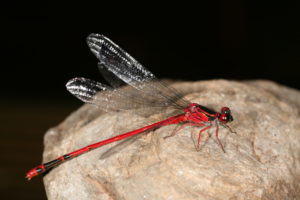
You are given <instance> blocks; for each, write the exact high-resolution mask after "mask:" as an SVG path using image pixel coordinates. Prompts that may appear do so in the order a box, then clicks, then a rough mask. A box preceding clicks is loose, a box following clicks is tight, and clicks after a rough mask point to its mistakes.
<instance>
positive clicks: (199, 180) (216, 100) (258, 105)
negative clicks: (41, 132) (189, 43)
mask: <svg viewBox="0 0 300 200" xmlns="http://www.w3.org/2000/svg"><path fill="white" fill-rule="evenodd" d="M173 86H174V87H175V88H178V89H181V88H184V90H185V92H186V96H185V97H186V98H187V99H188V100H190V101H191V102H196V103H200V104H201V105H204V106H208V107H210V108H213V109H215V110H216V111H219V109H220V108H221V107H222V106H228V107H230V108H231V110H232V115H233V117H234V121H233V122H232V123H231V124H229V125H230V126H231V128H232V129H234V130H235V131H236V132H237V134H233V133H230V132H229V131H228V130H226V129H224V128H221V129H220V133H219V134H220V136H219V137H220V139H221V141H222V142H223V144H224V146H225V150H226V153H223V152H222V150H221V149H220V147H219V146H218V144H217V142H216V140H215V137H214V129H211V130H210V131H209V133H210V134H204V135H203V137H202V141H201V144H202V146H201V150H200V151H199V152H197V151H196V150H195V148H194V144H193V140H192V139H191V133H195V134H196V133H197V132H198V131H199V128H197V127H185V128H184V129H183V130H181V131H180V132H178V134H177V135H176V136H174V137H171V138H168V139H163V137H164V136H167V135H169V134H170V133H171V132H172V131H173V130H174V128H175V127H176V125H170V126H166V127H162V128H159V129H157V130H155V131H153V132H150V133H148V134H143V135H141V136H140V137H137V138H135V141H134V142H132V143H131V144H129V145H123V146H122V145H118V146H121V147H122V148H119V149H118V148H117V152H115V153H112V154H111V155H110V156H107V157H105V158H102V157H103V156H102V157H101V155H103V154H104V153H105V152H107V151H108V150H109V149H114V148H113V147H114V146H116V145H117V143H114V144H110V145H107V146H104V147H101V148H100V149H97V150H94V151H91V152H89V153H87V154H84V155H82V156H79V157H78V158H75V159H72V160H70V161H68V162H66V163H64V164H62V165H60V166H59V167H57V168H55V169H53V170H52V171H50V172H49V173H48V174H47V175H46V176H45V177H44V183H45V187H46V192H47V196H48V198H49V199H73V200H74V199H132V200H142V199H149V200H161V199H162V200H185V199H189V200H194V199H205V200H206V199H222V200H224V199H241V200H242V199H251V200H253V199H272V200H276V199H300V120H299V114H300V92H299V91H296V90H293V89H289V88H287V87H284V86H281V85H278V84H276V83H273V82H269V81H247V82H236V81H225V80H212V81H201V82H181V83H176V84H173ZM161 112H163V111H161ZM163 114H165V113H161V114H156V115H151V116H148V117H141V116H139V115H134V114H132V113H124V112H118V113H104V112H102V111H101V110H99V109H97V108H96V107H93V106H91V105H84V106H83V107H82V108H80V109H79V110H78V111H76V112H74V113H73V114H72V115H71V116H69V117H68V118H67V119H66V120H65V121H64V122H63V123H61V124H60V125H59V126H57V127H55V128H52V129H51V130H49V131H48V132H47V134H46V136H45V152H44V161H49V160H51V159H54V158H56V157H57V156H60V155H61V154H64V153H68V152H70V151H73V150H76V149H78V148H81V147H83V146H86V145H88V144H91V143H95V142H98V141H100V140H104V139H106V138H110V137H112V136H115V135H118V134H120V133H123V132H126V131H130V130H134V129H136V128H139V127H142V126H144V125H146V124H149V123H151V122H153V121H156V120H160V119H162V118H163V117H164V116H163ZM115 148H116V147H115Z"/></svg>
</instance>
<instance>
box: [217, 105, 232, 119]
mask: <svg viewBox="0 0 300 200" xmlns="http://www.w3.org/2000/svg"><path fill="white" fill-rule="evenodd" d="M218 119H219V121H221V122H223V123H227V122H231V121H233V117H232V116H231V111H230V109H229V108H228V107H223V108H222V109H221V113H220V115H219V116H218Z"/></svg>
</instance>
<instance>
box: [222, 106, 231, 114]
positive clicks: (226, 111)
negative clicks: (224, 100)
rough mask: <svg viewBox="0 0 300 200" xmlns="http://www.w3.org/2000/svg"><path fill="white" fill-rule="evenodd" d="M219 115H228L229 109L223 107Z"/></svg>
mask: <svg viewBox="0 0 300 200" xmlns="http://www.w3.org/2000/svg"><path fill="white" fill-rule="evenodd" d="M221 113H222V114H229V113H230V109H229V108H228V107H223V108H222V109H221Z"/></svg>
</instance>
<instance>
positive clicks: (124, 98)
mask: <svg viewBox="0 0 300 200" xmlns="http://www.w3.org/2000/svg"><path fill="white" fill-rule="evenodd" d="M87 44H88V46H89V47H90V49H91V51H92V52H93V53H94V54H95V56H96V57H97V58H98V59H99V61H100V62H99V63H98V68H99V70H100V72H101V73H102V74H103V76H104V78H105V79H106V80H107V81H108V82H109V83H110V85H111V86H108V85H105V84H102V83H98V82H95V81H92V80H89V79H86V78H74V79H72V80H70V81H69V82H68V83H67V84H66V87H67V89H68V91H69V92H71V93H72V94H73V95H75V96H76V97H77V98H79V99H80V100H82V101H84V102H86V103H90V104H95V105H97V106H98V107H99V108H100V109H102V110H104V111H107V112H112V111H118V110H128V109H134V108H139V107H141V106H146V107H156V108H157V107H158V108H165V107H173V108H174V109H179V110H181V114H178V115H175V116H171V117H169V118H167V119H165V120H163V121H159V122H157V123H154V124H151V125H148V126H145V127H143V128H140V129H137V130H133V131H130V132H127V133H124V134H121V135H117V136H115V137H112V138H109V139H107V140H103V141H100V142H98V143H95V144H91V145H89V146H86V147H83V148H81V149H78V150H76V151H74V152H71V153H68V154H65V155H63V156H61V157H58V158H56V159H54V160H52V161H50V162H47V163H44V164H41V165H39V166H37V167H35V168H33V169H31V170H30V171H29V172H28V173H27V175H26V178H27V179H28V180H30V179H32V178H33V177H35V176H37V175H39V174H42V173H44V172H46V171H48V170H50V169H52V168H54V167H56V166H58V165H60V164H61V163H63V162H64V161H66V160H70V159H72V158H74V157H76V156H79V155H81V154H83V153H86V152H88V151H91V150H93V149H96V148H98V147H101V146H103V145H106V144H110V143H112V142H116V141H119V140H122V139H124V138H128V137H130V136H133V135H137V134H140V133H144V132H147V131H152V130H155V129H157V128H159V127H162V126H166V125H170V124H178V123H181V124H183V126H186V125H189V126H200V127H202V129H201V130H200V131H199V134H198V140H197V145H196V148H197V149H199V145H200V138H201V134H202V133H203V132H204V131H206V130H208V129H210V128H212V127H215V128H216V132H215V136H216V139H217V141H218V144H219V145H220V147H221V149H222V150H223V151H224V152H225V150H224V147H223V145H222V143H221V141H220V140H219V138H218V130H219V126H220V125H221V126H223V127H226V128H228V129H229V130H230V131H231V129H230V128H229V127H228V125H226V123H227V122H230V121H232V120H233V118H232V116H231V112H230V109H229V108H228V107H223V108H222V109H221V111H220V112H215V111H213V110H211V109H209V108H206V107H204V106H201V105H199V104H197V103H190V102H189V101H187V100H186V99H184V98H183V95H182V94H181V93H179V92H178V91H176V90H175V89H174V88H172V87H170V86H167V84H166V83H164V82H162V81H159V80H158V79H157V78H156V77H155V76H154V75H153V74H152V73H151V72H150V71H149V70H148V69H146V68H145V67H143V66H142V65H141V64H140V63H139V62H137V61H136V60H135V59H134V58H133V57H131V56H130V55H129V54H128V53H126V52H125V51H124V50H122V49H121V48H120V47H119V46H118V45H116V44H114V43H113V42H112V41H110V40H109V39H108V38H106V37H105V36H103V35H99V34H91V35H89V36H88V38H87ZM122 83H126V84H128V85H129V86H130V92H129V91H124V90H122V89H120V88H119V86H120V85H121V84H122ZM99 92H101V93H99ZM231 132H232V131H231ZM174 134H175V132H173V134H171V135H170V136H172V135H174Z"/></svg>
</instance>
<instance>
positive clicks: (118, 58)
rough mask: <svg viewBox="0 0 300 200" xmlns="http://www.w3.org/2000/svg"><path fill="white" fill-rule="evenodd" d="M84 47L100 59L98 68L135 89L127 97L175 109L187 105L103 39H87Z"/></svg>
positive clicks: (168, 88)
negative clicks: (88, 48)
mask: <svg viewBox="0 0 300 200" xmlns="http://www.w3.org/2000/svg"><path fill="white" fill-rule="evenodd" d="M87 43H88V46H89V47H90V49H91V51H92V52H93V53H94V55H95V56H96V57H97V58H98V59H99V61H100V66H101V67H103V68H106V69H105V70H107V71H109V72H111V74H114V75H115V76H116V77H117V78H118V79H121V80H122V81H124V82H125V83H127V84H129V85H131V86H132V87H134V88H135V89H136V90H133V91H132V92H133V93H131V94H130V96H134V95H135V96H138V97H139V99H140V101H141V100H142V101H143V104H146V105H148V106H154V107H162V106H173V107H176V108H183V107H187V106H188V105H189V102H188V101H186V100H184V99H183V95H181V94H180V93H179V92H177V91H176V90H175V89H174V88H171V87H169V86H167V84H166V83H164V82H162V81H158V79H157V78H156V77H155V76H154V74H152V73H151V72H150V71H149V70H147V69H146V68H145V67H143V66H142V65H141V64H140V63H139V62H137V61H136V60H135V59H134V58H133V57H131V56H130V55H129V54H128V53H126V52H125V51H124V50H122V49H121V48H120V47H119V46H118V45H116V44H114V43H113V42H112V41H110V40H109V39H108V38H106V37H105V36H103V35H99V34H91V35H89V36H88V38H87ZM106 79H109V77H106ZM111 82H114V81H111Z"/></svg>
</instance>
